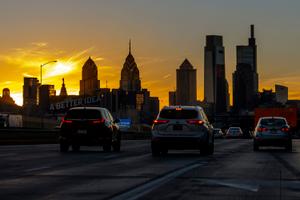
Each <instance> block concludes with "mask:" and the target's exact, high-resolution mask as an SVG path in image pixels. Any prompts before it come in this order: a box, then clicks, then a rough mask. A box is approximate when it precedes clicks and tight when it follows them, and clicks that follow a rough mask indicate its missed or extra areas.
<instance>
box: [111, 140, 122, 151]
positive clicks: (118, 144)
mask: <svg viewBox="0 0 300 200" xmlns="http://www.w3.org/2000/svg"><path fill="white" fill-rule="evenodd" d="M112 147H113V151H114V152H119V151H120V150H121V141H120V140H118V141H115V142H113V144H112Z"/></svg>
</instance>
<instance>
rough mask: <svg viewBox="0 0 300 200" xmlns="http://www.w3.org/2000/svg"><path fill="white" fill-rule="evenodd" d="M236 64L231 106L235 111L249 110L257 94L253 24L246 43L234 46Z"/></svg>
mask: <svg viewBox="0 0 300 200" xmlns="http://www.w3.org/2000/svg"><path fill="white" fill-rule="evenodd" d="M236 51H237V53H236V56H237V66H236V71H235V72H234V73H233V106H234V109H235V111H238V112H239V111H241V110H248V111H251V110H253V108H254V107H255V103H256V99H257V96H258V74H257V47H256V42H255V37H254V25H251V36H250V38H249V41H248V45H247V46H245V45H239V46H237V47H236Z"/></svg>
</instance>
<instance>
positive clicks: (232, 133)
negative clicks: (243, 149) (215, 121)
mask: <svg viewBox="0 0 300 200" xmlns="http://www.w3.org/2000/svg"><path fill="white" fill-rule="evenodd" d="M225 137H226V138H241V137H243V131H242V129H241V128H240V127H230V128H229V129H228V130H227V132H226V135H225Z"/></svg>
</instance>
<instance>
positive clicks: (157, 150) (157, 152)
mask: <svg viewBox="0 0 300 200" xmlns="http://www.w3.org/2000/svg"><path fill="white" fill-rule="evenodd" d="M151 151H152V156H153V157H157V156H160V153H161V150H160V148H159V147H158V146H157V145H155V144H152V145H151Z"/></svg>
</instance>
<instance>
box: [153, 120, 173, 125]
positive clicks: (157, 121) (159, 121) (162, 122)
mask: <svg viewBox="0 0 300 200" xmlns="http://www.w3.org/2000/svg"><path fill="white" fill-rule="evenodd" d="M168 122H169V120H162V119H156V120H154V121H153V123H154V124H166V123H168Z"/></svg>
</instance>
